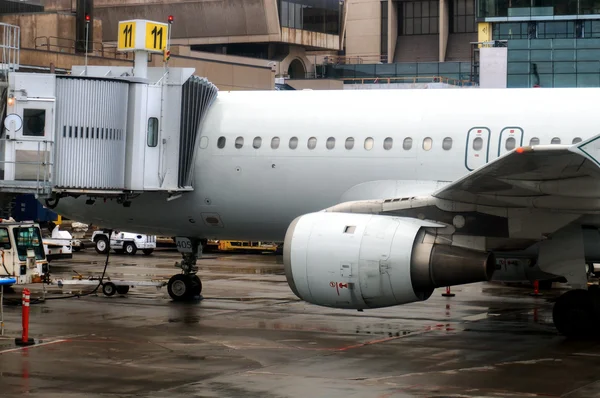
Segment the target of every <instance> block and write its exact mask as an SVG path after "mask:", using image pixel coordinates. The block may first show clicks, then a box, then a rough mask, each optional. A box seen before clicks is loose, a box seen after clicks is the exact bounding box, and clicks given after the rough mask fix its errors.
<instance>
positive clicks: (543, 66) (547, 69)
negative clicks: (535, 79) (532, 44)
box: [531, 62, 552, 74]
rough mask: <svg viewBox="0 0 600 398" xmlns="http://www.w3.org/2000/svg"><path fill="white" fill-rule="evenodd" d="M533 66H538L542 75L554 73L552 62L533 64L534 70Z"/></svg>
mask: <svg viewBox="0 0 600 398" xmlns="http://www.w3.org/2000/svg"><path fill="white" fill-rule="evenodd" d="M533 65H537V71H538V73H540V74H543V73H552V62H532V63H531V66H532V69H533Z"/></svg>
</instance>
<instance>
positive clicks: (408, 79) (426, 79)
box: [340, 76, 474, 87]
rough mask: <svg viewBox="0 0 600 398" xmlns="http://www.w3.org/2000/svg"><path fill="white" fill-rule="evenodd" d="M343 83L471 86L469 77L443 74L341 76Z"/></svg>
mask: <svg viewBox="0 0 600 398" xmlns="http://www.w3.org/2000/svg"><path fill="white" fill-rule="evenodd" d="M340 80H342V81H343V82H344V84H391V83H406V84H416V83H445V84H449V85H453V86H460V87H471V86H474V84H473V82H471V81H470V80H469V79H453V78H448V77H444V76H399V77H369V78H363V77H349V78H341V79H340Z"/></svg>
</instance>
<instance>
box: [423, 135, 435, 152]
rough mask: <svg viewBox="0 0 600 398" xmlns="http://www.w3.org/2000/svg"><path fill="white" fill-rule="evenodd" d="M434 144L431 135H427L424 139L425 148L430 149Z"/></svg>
mask: <svg viewBox="0 0 600 398" xmlns="http://www.w3.org/2000/svg"><path fill="white" fill-rule="evenodd" d="M432 146H433V140H432V139H431V138H430V137H427V138H425V139H424V140H423V149H424V150H426V151H429V150H430V149H431V147H432Z"/></svg>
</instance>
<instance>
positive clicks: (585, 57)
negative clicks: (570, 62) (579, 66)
mask: <svg viewBox="0 0 600 398" xmlns="http://www.w3.org/2000/svg"><path fill="white" fill-rule="evenodd" d="M597 60H600V49H598V50H591V49H577V61H597Z"/></svg>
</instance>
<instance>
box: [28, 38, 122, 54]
mask: <svg viewBox="0 0 600 398" xmlns="http://www.w3.org/2000/svg"><path fill="white" fill-rule="evenodd" d="M90 43H91V44H92V46H91V48H90V49H89V52H88V54H89V55H92V56H97V57H103V58H115V59H133V58H132V57H131V56H130V54H129V53H120V52H117V45H116V44H105V43H103V42H99V41H93V42H90ZM34 45H35V49H36V50H39V49H45V50H46V51H54V52H61V53H67V54H77V53H76V51H75V45H76V40H74V39H67V38H64V37H56V36H38V37H36V38H35V39H34Z"/></svg>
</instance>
